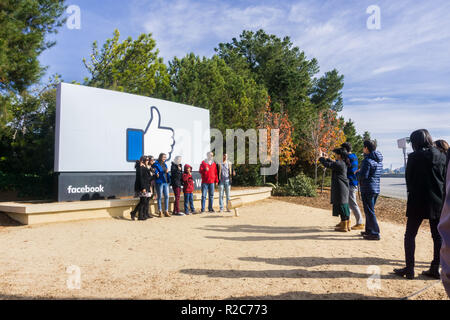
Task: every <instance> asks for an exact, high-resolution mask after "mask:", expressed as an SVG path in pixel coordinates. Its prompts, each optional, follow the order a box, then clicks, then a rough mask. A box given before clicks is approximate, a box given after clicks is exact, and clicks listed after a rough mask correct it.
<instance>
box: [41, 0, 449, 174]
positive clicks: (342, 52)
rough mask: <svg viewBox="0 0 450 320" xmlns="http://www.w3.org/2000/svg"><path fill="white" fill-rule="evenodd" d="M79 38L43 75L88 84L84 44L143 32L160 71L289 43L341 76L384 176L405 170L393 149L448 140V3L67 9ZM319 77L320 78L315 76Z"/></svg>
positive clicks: (139, 2)
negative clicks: (373, 17) (197, 58)
mask: <svg viewBox="0 0 450 320" xmlns="http://www.w3.org/2000/svg"><path fill="white" fill-rule="evenodd" d="M67 4H68V5H71V4H73V5H77V6H79V8H80V10H81V29H79V30H77V29H72V30H70V29H68V28H67V27H63V28H62V29H61V30H60V32H59V33H58V34H57V35H56V36H54V37H52V38H54V39H55V40H56V41H57V44H56V46H54V47H53V48H51V49H49V50H48V51H46V52H44V53H43V54H42V55H41V58H40V60H41V62H42V64H44V65H47V66H49V68H48V70H47V76H46V77H45V78H44V80H45V79H47V78H48V76H50V75H51V74H54V73H59V74H61V75H62V78H63V79H64V81H66V82H70V81H72V80H76V81H80V82H81V81H82V80H83V78H84V77H85V76H87V73H86V69H85V68H84V65H83V63H82V58H83V57H86V58H88V57H89V54H90V49H91V44H92V42H93V41H94V40H97V41H98V42H99V44H100V45H101V44H103V42H104V41H105V40H106V39H107V38H110V37H111V36H112V32H113V30H114V29H115V28H117V29H119V31H120V32H121V37H122V39H125V38H126V37H128V36H132V37H136V36H137V35H139V34H140V33H143V32H151V33H152V34H153V36H154V38H155V39H156V42H157V47H158V48H159V50H160V55H161V56H162V57H163V58H164V61H165V62H166V63H167V62H168V61H169V60H171V59H172V57H174V56H178V57H181V56H184V55H185V54H186V53H188V52H194V53H196V54H198V55H204V56H211V55H212V54H214V47H216V46H217V44H218V43H219V42H229V41H230V40H231V39H232V38H233V37H238V36H239V34H240V33H241V32H242V30H244V29H247V30H257V29H260V28H263V29H264V30H265V31H266V32H269V33H273V34H276V35H278V36H280V37H283V36H289V37H290V38H291V40H292V42H293V43H294V44H295V45H296V46H298V47H300V49H301V50H303V51H305V53H306V55H307V57H308V58H313V57H315V58H317V59H318V61H319V65H320V67H321V71H320V74H322V73H324V72H326V71H328V70H331V69H333V68H336V69H338V70H339V72H340V73H342V74H344V76H345V87H344V89H343V97H344V110H343V111H342V115H343V116H344V117H345V118H346V119H350V118H351V119H353V120H354V121H355V123H356V127H357V130H358V132H359V133H362V132H363V131H365V130H367V131H370V132H371V134H372V136H373V138H376V139H377V140H378V144H379V150H380V151H381V152H383V154H384V156H385V167H389V166H390V165H391V164H392V165H393V167H394V168H396V167H400V166H401V165H402V164H403V158H402V153H401V150H399V149H397V144H396V140H397V139H398V138H402V137H406V136H409V134H410V133H411V132H412V131H413V130H415V129H419V128H427V129H429V130H430V132H431V134H432V136H433V138H435V139H438V138H444V139H446V140H448V141H450V54H449V53H450V1H448V0H430V1H420V2H419V1H413V0H395V1H392V0H391V1H375V0H370V1H365V0H358V1H356V0H354V1H349V0H330V1H325V0H310V1H300V0H295V1H212V0H211V1H208V0H203V1H191V0H175V1H170V0H165V1H160V0H155V1H146V0H135V1H119V0H96V1H92V0H91V1H85V0H78V1H76V0H74V1H68V2H67ZM370 5H377V6H378V7H379V8H380V13H381V29H379V30H369V29H368V28H367V26H366V21H367V19H368V18H369V16H370V14H368V13H366V9H367V8H368V7H369V6H370ZM320 74H319V75H320Z"/></svg>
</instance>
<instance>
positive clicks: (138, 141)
mask: <svg viewBox="0 0 450 320" xmlns="http://www.w3.org/2000/svg"><path fill="white" fill-rule="evenodd" d="M174 145H175V139H174V130H173V129H172V128H169V127H162V126H161V114H160V113H159V110H158V108H156V107H151V109H150V120H149V122H148V124H147V127H146V128H145V130H142V129H127V161H129V162H131V161H136V160H139V159H140V157H141V156H142V155H143V154H144V153H145V154H147V155H153V156H155V157H158V155H159V154H160V153H165V154H167V160H170V158H171V154H172V151H173V147H174Z"/></svg>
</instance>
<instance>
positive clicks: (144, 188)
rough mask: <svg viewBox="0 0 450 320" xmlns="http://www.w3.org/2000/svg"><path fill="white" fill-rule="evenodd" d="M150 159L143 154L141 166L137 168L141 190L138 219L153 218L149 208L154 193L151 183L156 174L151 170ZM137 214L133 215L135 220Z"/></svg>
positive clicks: (137, 182) (139, 190)
mask: <svg viewBox="0 0 450 320" xmlns="http://www.w3.org/2000/svg"><path fill="white" fill-rule="evenodd" d="M149 161H150V159H149V157H146V156H142V157H141V160H140V164H139V168H137V169H136V172H137V173H136V177H137V179H136V188H137V190H138V192H139V203H138V206H137V207H138V210H139V215H138V220H147V219H149V218H152V216H150V215H149V212H148V209H149V202H150V197H151V195H152V192H151V187H150V185H151V182H152V179H153V175H154V174H153V172H152V170H151V167H150V164H149ZM135 214H136V213H134V216H132V217H131V218H132V219H133V220H134V218H135Z"/></svg>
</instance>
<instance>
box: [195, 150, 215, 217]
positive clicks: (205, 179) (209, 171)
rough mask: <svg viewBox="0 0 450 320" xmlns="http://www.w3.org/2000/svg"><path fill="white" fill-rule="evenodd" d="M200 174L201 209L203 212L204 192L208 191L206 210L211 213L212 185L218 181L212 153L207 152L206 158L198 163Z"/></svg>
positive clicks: (212, 210)
mask: <svg viewBox="0 0 450 320" xmlns="http://www.w3.org/2000/svg"><path fill="white" fill-rule="evenodd" d="M199 171H200V175H201V176H202V211H201V213H203V212H205V201H206V193H208V211H209V212H211V213H213V212H214V209H213V201H214V186H215V184H217V183H218V182H219V178H218V177H217V166H216V163H215V162H214V153H212V152H208V153H207V154H206V159H205V160H203V161H202V164H201V165H200V170H199Z"/></svg>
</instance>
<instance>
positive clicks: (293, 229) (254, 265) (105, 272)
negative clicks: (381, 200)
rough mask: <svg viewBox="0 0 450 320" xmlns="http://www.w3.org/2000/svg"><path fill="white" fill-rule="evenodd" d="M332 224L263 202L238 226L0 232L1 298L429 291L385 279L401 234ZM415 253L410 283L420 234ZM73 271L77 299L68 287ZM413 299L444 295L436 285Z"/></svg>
mask: <svg viewBox="0 0 450 320" xmlns="http://www.w3.org/2000/svg"><path fill="white" fill-rule="evenodd" d="M336 223H337V218H335V217H332V216H331V212H330V210H329V208H328V209H327V210H324V209H318V208H310V207H306V206H302V205H299V204H297V203H292V202H286V201H280V200H277V199H273V198H272V199H267V200H264V201H260V202H257V203H254V204H250V205H246V206H244V207H243V208H242V209H241V210H240V216H239V217H233V216H232V215H230V214H227V215H220V214H202V215H194V216H186V217H171V218H161V219H160V218H153V219H150V220H148V221H142V222H141V221H134V222H133V221H130V220H127V219H100V220H91V221H79V222H70V223H55V224H48V225H40V226H9V227H3V228H1V229H0V243H1V244H2V246H1V248H0V298H3V299H11V298H13V299H17V298H18V299H34V298H69V299H72V298H77V299H91V298H101V299H103V298H106V299H109V298H130V299H400V298H404V297H406V296H409V295H411V294H413V293H414V292H417V291H419V290H420V289H422V288H424V287H426V286H429V285H430V284H433V280H429V279H427V278H424V277H422V276H419V277H418V278H416V279H415V280H405V279H401V278H398V277H396V276H394V275H392V274H390V273H391V271H392V269H393V268H394V267H399V266H401V265H402V264H403V241H402V238H403V233H404V227H403V225H400V224H397V223H393V222H390V221H381V223H380V225H381V230H382V240H381V241H375V242H371V241H364V240H361V238H360V237H359V236H358V233H359V232H356V231H353V232H350V233H338V232H334V231H333V229H332V226H334V225H335V224H336ZM417 244H418V245H417V252H416V260H417V270H416V273H419V272H420V271H422V270H424V269H426V268H427V267H428V263H429V261H430V260H431V252H432V250H431V248H432V241H431V237H430V235H429V231H428V230H427V229H425V228H422V229H421V230H420V231H419V234H418V237H417ZM72 265H75V266H77V267H78V268H79V270H80V271H81V277H80V279H81V288H80V289H70V288H69V287H68V285H67V283H68V280H69V283H71V282H70V278H71V277H72V276H71V275H70V274H68V273H67V268H68V267H69V266H72ZM373 270H375V271H377V270H379V271H380V281H379V282H378V281H377V279H376V276H373V272H374V271H373ZM371 275H372V277H371ZM370 277H371V278H370ZM414 298H415V299H446V295H445V292H444V290H443V288H442V285H441V284H440V283H437V284H436V285H435V286H434V287H433V288H431V289H430V290H427V291H425V292H423V293H422V294H421V295H419V296H415V297H414Z"/></svg>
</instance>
